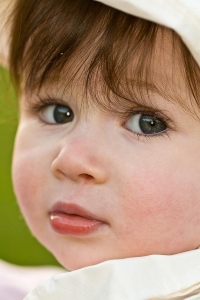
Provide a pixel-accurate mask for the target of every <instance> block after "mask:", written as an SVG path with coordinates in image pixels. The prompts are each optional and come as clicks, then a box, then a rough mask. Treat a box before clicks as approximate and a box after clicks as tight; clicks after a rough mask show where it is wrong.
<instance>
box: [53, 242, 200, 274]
mask: <svg viewBox="0 0 200 300" xmlns="http://www.w3.org/2000/svg"><path fill="white" fill-rule="evenodd" d="M196 249H200V246H199V247H196V248H191V249H185V250H183V251H174V252H173V253H165V252H163V253H159V252H156V251H155V252H153V253H148V254H145V255H144V254H142V253H141V255H134V254H133V255H130V256H104V257H102V256H101V257H96V258H93V259H91V257H90V255H88V257H84V258H83V257H80V255H79V257H77V258H72V259H70V260H69V257H56V259H57V260H58V262H59V263H60V264H61V265H62V266H63V267H64V268H65V269H67V270H69V271H75V270H79V269H82V268H86V267H90V266H94V265H97V264H100V263H103V262H106V261H109V260H116V259H120V260H121V259H126V258H137V257H145V256H150V255H162V256H163V255H170V256H171V255H176V254H179V253H184V252H188V251H192V250H196Z"/></svg>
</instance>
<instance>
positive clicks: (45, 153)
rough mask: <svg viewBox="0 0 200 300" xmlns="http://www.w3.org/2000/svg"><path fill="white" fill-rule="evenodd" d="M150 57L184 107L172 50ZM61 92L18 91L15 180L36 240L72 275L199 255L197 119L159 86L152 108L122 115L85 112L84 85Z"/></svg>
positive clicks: (182, 85) (199, 150)
mask: <svg viewBox="0 0 200 300" xmlns="http://www.w3.org/2000/svg"><path fill="white" fill-rule="evenodd" d="M155 59H157V64H155V65H156V66H157V68H155V70H153V71H152V72H153V73H154V75H155V81H156V83H157V84H158V85H159V81H162V83H163V82H166V88H168V89H169V86H170V85H171V87H170V89H171V91H172V94H173V93H174V97H175V95H176V97H177V95H179V96H180V97H181V99H182V101H185V104H186V105H187V104H188V105H189V98H188V93H187V89H186V87H185V83H184V81H183V79H182V77H181V71H180V69H179V68H178V66H177V67H176V68H175V69H174V70H173V72H175V75H176V76H175V78H177V82H175V81H174V79H173V80H172V79H171V74H172V69H171V67H170V63H169V61H170V51H169V49H167V50H166V52H165V54H164V57H162V60H160V59H159V55H158V57H157V58H155ZM161 61H162V63H161ZM161 79H162V80H161ZM63 83H64V78H63ZM61 86H62V83H61ZM61 86H60V88H58V87H57V86H56V85H55V86H51V87H50V86H43V87H42V89H41V90H40V92H39V93H38V94H32V95H31V96H27V95H26V94H24V95H23V97H22V99H21V105H20V113H21V118H20V124H19V129H18V134H17V138H16V145H15V152H14V164H13V180H14V187H15V191H16V195H17V199H18V202H19V205H20V207H21V209H22V212H23V214H24V216H25V219H26V221H27V223H28V225H29V227H30V229H31V231H32V232H33V234H34V235H35V236H36V237H37V238H38V240H39V241H40V242H41V243H42V244H43V245H44V246H45V247H47V248H48V249H49V250H50V251H51V252H52V253H53V254H54V255H55V256H56V258H57V259H58V260H59V262H60V263H61V264H62V265H63V266H65V267H66V268H69V269H78V268H81V267H85V266H88V265H93V264H96V263H100V262H103V261H105V260H109V259H117V258H126V257H134V256H144V255H150V254H166V255H168V254H175V253H179V252H183V251H188V250H192V249H195V248H197V247H198V246H199V245H200V235H199V233H200V123H199V121H198V120H197V119H195V118H194V116H193V115H192V114H190V113H189V112H187V111H184V110H183V109H182V107H181V106H180V105H179V104H178V103H174V102H169V101H167V99H166V98H165V97H164V96H162V95H160V94H159V93H156V92H155V89H154V92H152V93H151V92H150V97H151V101H150V102H149V105H148V106H149V107H148V109H147V107H142V108H141V107H139V106H138V107H135V106H134V108H133V112H132V114H131V115H129V117H126V118H124V117H121V116H119V115H118V114H114V113H113V114H111V113H106V112H101V111H99V110H98V109H97V107H95V106H91V105H89V106H86V107H85V108H84V109H81V103H82V100H84V99H83V97H84V96H83V93H82V92H81V81H80V83H79V84H77V85H76V86H74V87H73V89H71V90H64V89H63V90H62V88H61ZM151 94H152V95H151ZM172 96H173V95H172ZM197 113H198V112H197Z"/></svg>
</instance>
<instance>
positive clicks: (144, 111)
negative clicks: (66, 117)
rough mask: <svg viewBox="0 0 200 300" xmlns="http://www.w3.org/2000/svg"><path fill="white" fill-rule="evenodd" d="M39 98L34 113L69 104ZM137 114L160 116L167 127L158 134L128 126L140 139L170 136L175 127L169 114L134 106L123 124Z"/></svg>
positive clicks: (34, 104) (34, 105)
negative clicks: (139, 130) (134, 130)
mask: <svg viewBox="0 0 200 300" xmlns="http://www.w3.org/2000/svg"><path fill="white" fill-rule="evenodd" d="M38 99H39V100H38V102H35V103H32V104H31V108H30V110H31V111H32V112H33V113H39V112H40V111H41V110H42V109H44V108H46V107H48V106H50V105H63V106H69V105H68V103H67V102H66V101H64V100H62V99H53V98H51V97H50V96H48V95H47V97H44V98H43V97H41V96H38ZM69 107H70V106H69ZM137 114H146V115H148V116H151V117H155V118H158V119H159V120H160V121H161V122H163V123H164V124H165V125H166V127H167V128H166V130H165V131H162V132H160V133H156V134H145V133H138V132H133V131H131V130H129V129H127V128H126V130H128V131H129V132H131V134H134V135H136V136H137V137H138V139H140V138H147V139H152V138H158V137H163V136H169V131H170V130H171V129H174V128H173V125H172V121H171V119H169V118H168V117H167V116H165V115H163V114H162V113H161V112H159V111H155V110H150V109H147V108H145V107H142V108H141V107H139V108H133V109H131V110H129V111H128V112H125V113H122V115H121V118H122V119H123V120H124V121H123V124H122V126H123V127H125V122H127V120H128V119H129V118H130V117H131V116H133V115H137Z"/></svg>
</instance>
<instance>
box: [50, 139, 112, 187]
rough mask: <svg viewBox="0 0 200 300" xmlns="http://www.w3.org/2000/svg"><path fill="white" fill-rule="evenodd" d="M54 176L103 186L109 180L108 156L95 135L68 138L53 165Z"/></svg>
mask: <svg viewBox="0 0 200 300" xmlns="http://www.w3.org/2000/svg"><path fill="white" fill-rule="evenodd" d="M51 170H52V173H53V174H54V176H56V177H57V178H58V179H61V180H64V179H66V178H68V179H70V180H72V181H75V182H84V183H97V184H101V183H103V182H105V181H106V180H107V178H108V172H109V171H108V155H107V154H106V151H105V149H104V147H103V145H102V144H99V143H98V142H97V137H96V138H95V137H94V135H92V136H88V134H80V135H78V136H76V137H72V138H68V137H67V138H66V142H65V143H63V145H62V147H61V149H60V152H59V153H58V155H57V157H56V158H55V159H54V161H53V162H52V165H51Z"/></svg>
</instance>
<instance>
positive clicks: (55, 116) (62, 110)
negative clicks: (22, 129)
mask: <svg viewBox="0 0 200 300" xmlns="http://www.w3.org/2000/svg"><path fill="white" fill-rule="evenodd" d="M42 119H43V120H44V121H45V122H47V123H49V124H65V123H69V122H72V121H73V119H74V113H73V111H72V110H71V108H70V107H68V106H64V105H49V106H47V107H45V108H44V109H43V110H42Z"/></svg>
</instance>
